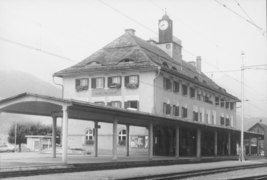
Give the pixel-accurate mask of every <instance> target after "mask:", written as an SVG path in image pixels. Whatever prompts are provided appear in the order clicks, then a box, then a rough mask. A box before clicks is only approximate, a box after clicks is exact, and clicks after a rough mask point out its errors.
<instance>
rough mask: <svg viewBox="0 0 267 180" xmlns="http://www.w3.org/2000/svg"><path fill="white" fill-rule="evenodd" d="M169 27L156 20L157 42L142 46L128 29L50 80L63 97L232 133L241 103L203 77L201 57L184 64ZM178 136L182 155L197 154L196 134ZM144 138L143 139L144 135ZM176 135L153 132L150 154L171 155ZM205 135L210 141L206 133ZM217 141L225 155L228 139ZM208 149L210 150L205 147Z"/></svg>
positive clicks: (183, 132) (186, 132)
mask: <svg viewBox="0 0 267 180" xmlns="http://www.w3.org/2000/svg"><path fill="white" fill-rule="evenodd" d="M172 25H173V22H172V20H171V19H170V18H169V17H168V16H167V15H166V14H165V15H164V16H163V17H162V18H161V19H160V20H159V23H158V27H159V29H158V31H159V34H158V35H159V36H158V41H155V40H148V41H145V40H143V39H141V38H139V37H137V36H136V35H135V30H133V29H127V30H125V33H124V34H123V35H122V36H120V37H119V38H117V39H115V40H114V41H112V42H111V43H109V44H108V45H106V46H105V47H103V48H102V49H100V50H98V51H97V52H95V53H93V54H92V55H91V56H89V57H88V58H86V59H84V60H83V61H81V62H79V63H78V64H76V65H74V66H72V67H69V68H67V69H64V70H61V71H59V72H56V73H55V74H54V76H56V77H60V78H62V79H63V85H64V98H67V99H77V100H81V101H86V102H91V103H95V104H99V105H106V106H112V107H116V108H124V109H128V110H132V111H141V112H146V113H151V114H155V115H158V116H167V117H170V118H174V119H177V120H182V121H185V122H186V121H195V122H198V123H203V124H210V125H214V126H222V127H225V128H234V127H235V125H236V102H238V101H239V100H238V99H237V98H236V97H234V96H233V95H231V94H229V93H227V91H226V90H225V89H224V88H222V87H220V86H218V85H217V84H216V83H215V82H213V81H212V80H211V79H209V78H208V77H207V76H206V75H205V74H204V73H203V72H201V57H200V56H198V57H196V61H195V62H186V61H184V60H183V58H182V43H181V41H180V40H179V39H178V38H176V37H175V36H173V26H172ZM85 131H86V130H85ZM134 131H135V130H134V129H133V130H132V132H134ZM180 133H181V137H180V138H181V141H180V142H181V143H182V144H181V146H180V148H181V153H182V154H183V155H193V154H195V153H196V152H195V150H194V149H195V146H196V142H195V141H196V139H195V138H194V137H196V134H197V131H196V130H192V129H191V128H190V127H188V128H185V129H181V132H180ZM142 135H144V136H145V137H146V136H147V131H143V132H142ZM174 136H175V129H174V128H172V127H168V125H166V126H164V125H159V126H158V127H156V128H155V130H154V143H155V150H154V154H156V155H173V154H174V146H175V142H174V139H175V138H174ZM205 136H206V137H208V138H209V137H210V132H207V133H204V134H203V137H205ZM118 137H119V132H118ZM84 138H86V136H84ZM189 138H192V140H188V139H189ZM218 138H219V140H220V138H221V140H222V142H224V141H225V143H224V144H223V145H222V147H223V148H221V149H223V150H222V151H223V152H222V154H225V153H226V151H227V148H229V147H227V142H228V140H227V138H228V137H227V135H225V134H222V135H220V133H219V137H218ZM219 140H218V141H219ZM209 141H210V142H211V141H214V139H213V138H211V139H210V140H209ZM233 142H234V143H233V145H232V146H231V147H235V143H236V141H233ZM188 147H189V148H188ZM218 149H220V148H218ZM206 150H207V152H209V151H212V152H213V151H214V150H213V149H209V147H208V145H207V147H206ZM219 151H220V150H219ZM210 154H212V153H208V155H210Z"/></svg>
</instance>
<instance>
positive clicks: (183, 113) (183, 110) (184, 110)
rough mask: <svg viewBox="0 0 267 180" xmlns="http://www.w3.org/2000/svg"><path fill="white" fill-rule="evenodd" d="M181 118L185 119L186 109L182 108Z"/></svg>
mask: <svg viewBox="0 0 267 180" xmlns="http://www.w3.org/2000/svg"><path fill="white" fill-rule="evenodd" d="M182 117H183V118H187V108H186V107H182Z"/></svg>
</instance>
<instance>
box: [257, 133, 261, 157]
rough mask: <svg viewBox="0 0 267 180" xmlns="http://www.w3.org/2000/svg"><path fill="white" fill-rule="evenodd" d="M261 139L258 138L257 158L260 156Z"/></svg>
mask: <svg viewBox="0 0 267 180" xmlns="http://www.w3.org/2000/svg"><path fill="white" fill-rule="evenodd" d="M259 140H260V139H259V137H257V156H259V155H260V143H259Z"/></svg>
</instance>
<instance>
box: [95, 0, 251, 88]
mask: <svg viewBox="0 0 267 180" xmlns="http://www.w3.org/2000/svg"><path fill="white" fill-rule="evenodd" d="M98 1H99V2H101V3H102V4H104V5H105V6H107V7H109V8H111V9H112V10H114V11H116V12H117V13H119V14H120V15H122V16H124V17H126V18H128V19H129V20H131V21H133V22H135V23H136V24H138V25H140V26H142V27H143V28H145V29H148V30H149V31H151V32H153V33H154V34H157V32H155V31H154V30H152V29H151V28H149V27H147V26H145V25H144V24H142V23H140V22H139V21H137V20H135V19H133V18H131V17H130V16H128V15H127V14H125V13H123V12H122V11H120V10H119V9H117V8H114V7H113V6H111V5H110V4H108V3H106V2H104V1H102V0H98ZM215 1H216V0H215ZM160 9H161V8H160ZM161 10H162V9H161ZM183 50H185V51H186V52H188V53H189V54H191V55H193V56H196V55H195V54H194V53H192V52H191V51H189V50H186V49H185V48H183ZM204 62H205V60H204ZM206 64H209V63H207V62H206ZM210 65H211V64H210ZM212 66H213V67H216V69H218V70H220V69H219V68H218V67H217V66H215V65H212ZM224 74H225V75H226V76H228V77H229V78H231V79H233V80H235V81H237V82H239V83H241V81H240V80H238V79H236V78H233V77H232V76H230V75H228V74H226V73H224ZM244 85H245V86H247V87H249V88H251V87H250V86H248V85H246V84H245V83H244Z"/></svg>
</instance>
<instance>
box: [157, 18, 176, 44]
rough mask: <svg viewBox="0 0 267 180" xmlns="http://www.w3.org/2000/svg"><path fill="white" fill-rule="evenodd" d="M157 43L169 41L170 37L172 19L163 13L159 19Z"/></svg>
mask: <svg viewBox="0 0 267 180" xmlns="http://www.w3.org/2000/svg"><path fill="white" fill-rule="evenodd" d="M158 25H159V43H160V44H161V43H171V42H172V41H173V37H172V20H171V19H170V18H169V16H168V15H167V14H165V15H164V16H163V17H162V18H161V19H160V20H159V24H158Z"/></svg>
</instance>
